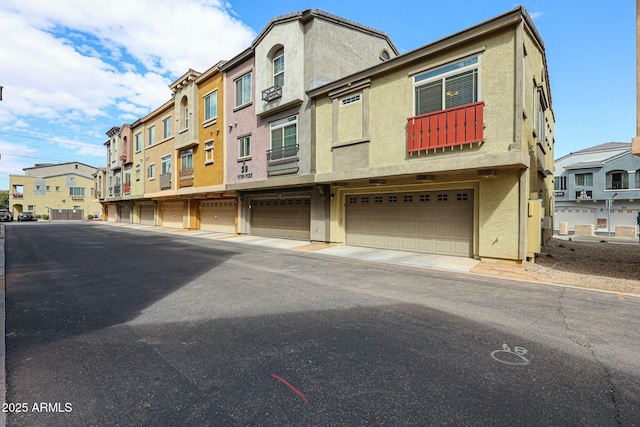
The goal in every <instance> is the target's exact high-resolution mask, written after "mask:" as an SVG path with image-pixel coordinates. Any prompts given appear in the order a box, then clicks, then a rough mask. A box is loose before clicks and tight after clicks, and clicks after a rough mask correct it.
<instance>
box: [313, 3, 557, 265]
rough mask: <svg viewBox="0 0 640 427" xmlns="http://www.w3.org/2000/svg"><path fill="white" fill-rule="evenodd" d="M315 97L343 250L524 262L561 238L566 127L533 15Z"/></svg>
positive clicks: (336, 237) (319, 158)
mask: <svg viewBox="0 0 640 427" xmlns="http://www.w3.org/2000/svg"><path fill="white" fill-rule="evenodd" d="M309 94H310V96H311V97H313V98H314V99H315V111H316V118H315V122H316V147H315V152H316V175H315V182H316V183H317V184H324V185H326V186H327V188H328V190H327V191H325V192H324V196H325V197H326V199H327V200H330V204H329V207H330V227H331V231H330V236H331V241H334V242H340V243H346V244H348V245H355V246H367V247H375V248H388V249H399V250H409V251H416V252H426V253H438V254H445V255H458V256H465V257H474V258H479V259H483V260H488V259H496V260H507V261H514V262H521V261H524V260H525V259H532V258H533V256H534V254H535V253H536V252H539V251H540V245H541V242H542V241H543V240H545V239H548V238H550V237H551V236H552V226H551V220H552V218H551V217H550V215H551V213H552V212H553V194H552V191H553V182H552V180H553V173H552V172H551V171H552V170H553V150H554V121H555V120H554V115H553V110H552V107H551V91H550V86H549V77H548V70H547V63H546V56H545V50H544V43H543V41H542V39H541V38H540V36H539V34H538V32H537V30H536V28H535V26H534V24H533V22H532V20H531V19H530V17H529V16H528V14H527V13H526V11H525V10H524V9H523V8H521V7H519V8H516V9H514V10H512V11H510V12H508V13H506V14H504V15H501V16H498V17H496V18H494V19H492V20H489V21H487V22H484V23H481V24H479V25H476V26H474V27H472V28H470V29H468V30H465V31H462V32H459V33H456V34H453V35H451V36H449V37H446V38H444V39H442V40H439V41H437V42H435V43H432V44H429V45H426V46H423V47H421V48H419V49H416V50H414V51H411V52H408V53H406V54H403V55H400V56H398V57H396V58H392V59H389V60H387V61H385V62H384V63H381V64H379V65H377V66H375V67H372V68H369V69H366V70H363V71H360V72H358V73H355V74H353V75H350V76H348V77H345V78H343V79H340V80H337V81H335V82H332V83H329V84H327V85H325V86H322V87H319V88H316V89H314V90H311V91H310V92H309Z"/></svg>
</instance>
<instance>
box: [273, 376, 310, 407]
mask: <svg viewBox="0 0 640 427" xmlns="http://www.w3.org/2000/svg"><path fill="white" fill-rule="evenodd" d="M271 376H272V377H273V378H275V379H277V380H278V381H280V382H281V383H282V384H284V385H286V386H287V387H289V388H290V389H291V390H293V392H294V393H295V394H297V395H298V396H300V397H301V398H302V400H304V404H305V405H306V404H307V403H309V401H308V400H307V396H305V395H304V394H303V393H302V392H301V391H300V390H298V389H297V388H295V387H294V386H292V385H291V383H290V382H289V381H287V380H285V379H284V378H282V377H281V376H279V375H276V374H271Z"/></svg>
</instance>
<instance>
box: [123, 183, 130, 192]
mask: <svg viewBox="0 0 640 427" xmlns="http://www.w3.org/2000/svg"><path fill="white" fill-rule="evenodd" d="M122 192H123V193H124V194H131V182H125V183H124V184H122Z"/></svg>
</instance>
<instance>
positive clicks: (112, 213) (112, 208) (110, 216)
mask: <svg viewBox="0 0 640 427" xmlns="http://www.w3.org/2000/svg"><path fill="white" fill-rule="evenodd" d="M116 210H117V209H116V205H108V206H107V221H113V222H115V220H116Z"/></svg>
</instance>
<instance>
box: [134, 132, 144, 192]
mask: <svg viewBox="0 0 640 427" xmlns="http://www.w3.org/2000/svg"><path fill="white" fill-rule="evenodd" d="M145 133H146V127H145V124H144V123H140V124H139V125H137V126H136V127H135V128H133V141H132V146H133V165H132V167H131V171H132V172H131V197H132V198H140V197H143V196H144V177H145V174H146V170H145V166H144V164H145V162H144V153H145V150H144V147H145ZM137 134H140V135H141V137H142V149H141V150H140V151H136V147H135V136H136V135H137ZM137 166H139V167H140V176H139V177H137V176H136V167H137Z"/></svg>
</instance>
